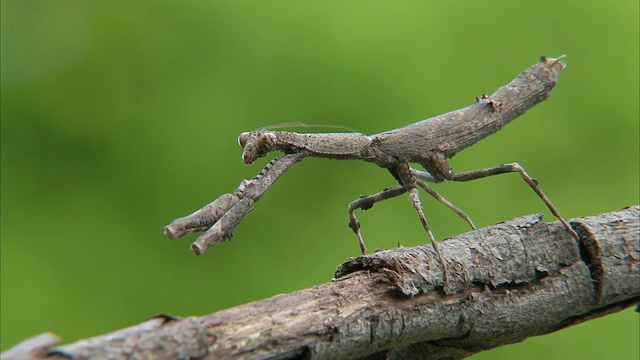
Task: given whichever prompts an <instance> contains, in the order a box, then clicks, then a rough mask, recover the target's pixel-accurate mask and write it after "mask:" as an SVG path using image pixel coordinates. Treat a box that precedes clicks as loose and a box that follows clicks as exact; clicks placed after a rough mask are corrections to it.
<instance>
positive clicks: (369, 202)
mask: <svg viewBox="0 0 640 360" xmlns="http://www.w3.org/2000/svg"><path fill="white" fill-rule="evenodd" d="M405 192H407V189H406V188H405V187H404V186H394V187H392V188H388V189H384V190H382V191H380V192H379V193H376V194H373V195H369V196H361V197H360V198H359V199H357V200H354V201H352V202H351V203H349V227H350V228H351V230H353V232H354V233H355V234H356V237H357V238H358V244H360V250H361V251H362V255H366V254H367V246H366V245H365V244H364V240H362V234H361V233H360V222H359V221H358V218H356V214H355V212H354V211H355V210H356V209H362V210H367V209H371V207H373V205H374V204H375V203H377V202H379V201H383V200H387V199H391V198H394V197H396V196H399V195H402V194H404V193H405Z"/></svg>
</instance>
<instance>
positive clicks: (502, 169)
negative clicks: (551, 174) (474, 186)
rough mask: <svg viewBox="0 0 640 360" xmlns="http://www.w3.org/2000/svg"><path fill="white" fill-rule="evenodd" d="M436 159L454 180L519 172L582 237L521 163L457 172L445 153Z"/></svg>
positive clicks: (468, 179) (563, 221)
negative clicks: (448, 161)
mask: <svg viewBox="0 0 640 360" xmlns="http://www.w3.org/2000/svg"><path fill="white" fill-rule="evenodd" d="M434 160H435V163H436V165H437V166H438V168H439V169H440V170H441V171H442V172H443V175H444V176H445V177H446V178H447V179H448V180H453V181H470V180H476V179H480V178H483V177H487V176H493V175H499V174H506V173H513V172H517V173H519V174H520V176H522V178H523V179H524V181H525V182H526V183H527V184H529V186H530V187H531V188H532V189H533V191H535V192H536V194H537V195H538V197H539V198H540V199H541V200H542V201H543V202H544V203H545V205H547V208H549V210H551V213H552V214H553V215H554V216H555V217H556V218H557V219H558V220H560V222H561V223H562V225H564V227H565V228H566V229H567V231H569V233H570V234H571V235H572V236H573V237H574V238H576V240H579V239H580V237H579V236H578V233H576V232H575V230H573V228H571V225H569V222H567V220H565V218H564V217H563V216H562V215H560V211H558V209H557V208H556V207H555V206H554V205H553V204H552V203H551V200H549V198H548V197H547V195H545V193H544V192H543V191H542V189H541V188H540V185H539V184H538V181H537V180H536V179H534V178H532V177H531V176H530V175H529V174H527V172H526V171H525V170H524V168H523V167H522V166H521V165H520V164H518V163H510V164H503V165H498V166H494V167H491V168H487V169H479V170H471V171H464V172H461V173H456V172H455V171H454V170H453V169H452V168H451V166H450V165H449V163H447V161H446V160H445V158H444V156H443V155H441V154H440V155H438V156H435V157H434Z"/></svg>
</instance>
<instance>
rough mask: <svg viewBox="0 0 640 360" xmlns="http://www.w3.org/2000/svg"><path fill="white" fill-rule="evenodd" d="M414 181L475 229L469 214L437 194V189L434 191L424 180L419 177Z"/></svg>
mask: <svg viewBox="0 0 640 360" xmlns="http://www.w3.org/2000/svg"><path fill="white" fill-rule="evenodd" d="M416 182H417V183H418V185H420V187H421V188H423V189H424V191H426V192H427V193H429V195H431V196H433V197H434V198H435V199H436V200H438V201H440V202H441V203H443V204H444V205H445V206H446V207H448V208H449V209H451V210H452V211H453V212H454V213H456V214H458V216H460V217H461V218H462V219H464V221H466V222H467V223H468V224H469V225H471V228H472V229H473V230H475V229H476V225H475V224H474V223H473V221H472V220H471V218H470V217H469V215H467V213H465V212H464V211H462V210H460V209H459V208H458V207H457V206H455V205H453V204H452V203H451V202H450V201H449V200H447V199H445V198H444V197H443V196H442V195H440V194H438V192H437V191H435V190H434V189H433V188H432V187H431V186H429V185H427V183H425V182H424V181H422V180H420V179H416Z"/></svg>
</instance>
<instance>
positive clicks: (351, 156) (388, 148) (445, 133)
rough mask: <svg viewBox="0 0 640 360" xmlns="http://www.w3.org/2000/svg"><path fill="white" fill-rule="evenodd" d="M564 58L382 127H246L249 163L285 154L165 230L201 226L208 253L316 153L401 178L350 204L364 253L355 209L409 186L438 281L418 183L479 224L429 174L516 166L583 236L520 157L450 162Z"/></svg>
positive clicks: (532, 100)
mask: <svg viewBox="0 0 640 360" xmlns="http://www.w3.org/2000/svg"><path fill="white" fill-rule="evenodd" d="M563 59H564V56H561V57H559V58H555V59H554V58H546V57H542V58H541V59H540V61H539V62H537V63H536V64H535V65H533V66H532V67H530V68H529V69H527V70H525V71H524V72H522V73H521V74H520V75H518V76H517V77H516V78H515V79H514V80H513V81H511V82H510V83H509V84H507V85H505V86H503V87H501V88H499V89H498V90H496V92H495V93H493V94H492V95H490V96H487V95H483V96H482V97H481V98H476V101H475V103H473V104H471V105H469V106H467V107H465V108H462V109H459V110H456V111H452V112H449V113H446V114H442V115H438V116H435V117H432V118H429V119H426V120H422V121H419V122H416V123H414V124H411V125H407V126H404V127H401V128H398V129H393V130H390V131H386V132H383V133H380V134H375V135H369V136H367V135H365V134H361V133H309V134H303V133H295V132H286V131H273V130H269V129H257V130H254V131H251V132H244V133H242V134H240V136H239V137H238V143H239V144H240V146H241V147H242V148H243V153H242V161H243V162H244V163H245V164H251V163H253V162H254V161H255V160H256V159H257V158H259V157H263V156H266V155H267V154H269V153H270V152H272V151H281V152H283V153H284V154H283V155H281V156H278V157H276V158H275V159H273V160H272V161H271V162H270V163H269V164H268V165H267V166H266V167H265V168H264V169H263V170H262V171H261V172H260V173H259V174H258V175H257V176H256V177H255V178H253V179H251V180H243V181H242V182H241V183H240V186H239V187H238V188H237V189H235V190H234V191H233V192H232V193H231V194H224V195H222V196H220V197H219V198H217V199H216V200H214V201H213V202H211V203H210V204H208V205H206V206H205V207H203V208H202V209H200V210H198V211H196V212H194V213H193V214H191V215H188V216H186V217H183V218H180V219H176V220H174V221H173V222H172V223H171V224H169V225H168V226H166V227H165V234H166V235H167V236H168V237H169V238H171V239H175V238H179V237H182V236H184V235H187V234H191V233H194V232H204V233H203V234H202V235H200V237H198V239H196V241H195V242H194V243H193V244H192V245H191V250H192V251H193V252H194V253H195V254H197V255H200V254H202V253H204V252H205V251H207V250H208V249H209V248H211V247H212V246H214V245H216V244H219V243H221V242H223V241H225V240H226V239H229V238H230V237H231V236H232V234H233V231H234V230H235V229H236V227H237V226H238V225H239V224H240V222H241V221H242V219H244V217H245V216H247V215H248V214H249V213H250V212H251V211H252V210H253V208H252V205H253V204H254V203H255V202H256V201H258V200H260V198H261V197H262V196H263V195H264V194H265V193H266V192H267V191H268V190H269V189H270V188H271V186H272V185H273V184H274V183H275V182H276V181H277V180H278V178H280V176H281V175H282V174H283V173H284V172H286V171H287V170H288V169H289V168H290V167H291V166H293V164H295V163H296V162H298V161H300V160H302V159H304V158H305V157H310V156H312V157H321V158H329V159H345V160H363V161H367V162H371V163H374V164H376V165H378V166H380V167H382V168H385V169H387V170H388V171H389V172H390V173H391V175H392V176H393V177H394V178H395V179H396V181H397V182H398V185H396V186H394V187H390V188H387V189H384V190H382V191H380V192H378V193H376V194H373V195H369V196H361V197H360V198H358V199H356V200H355V201H353V202H351V203H350V204H349V208H348V213H349V227H350V228H351V229H352V230H353V232H354V233H355V235H356V238H357V239H358V243H359V245H360V249H361V251H362V253H363V254H366V252H367V247H366V245H365V243H364V240H363V238H362V234H361V232H360V222H359V221H358V219H357V217H356V214H355V210H357V209H362V210H366V209H369V208H371V207H372V206H373V205H374V204H376V203H377V202H380V201H383V200H386V199H391V198H394V197H397V196H399V195H402V194H405V193H407V194H408V196H409V200H410V201H411V204H412V205H413V207H414V209H415V210H416V213H417V215H418V217H419V219H420V222H421V224H422V226H423V228H424V230H425V232H426V233H427V236H428V238H429V240H430V241H431V243H432V245H433V249H434V251H435V253H436V255H437V257H438V259H439V262H440V264H439V265H440V267H441V268H442V279H441V281H442V284H443V286H444V287H445V288H446V286H447V279H448V277H449V276H450V274H449V272H448V270H447V263H448V259H447V258H446V256H445V254H443V252H442V251H441V249H440V248H439V246H438V244H437V242H436V240H435V238H434V236H433V234H432V232H431V229H430V227H429V222H428V221H427V219H426V216H425V214H424V210H423V207H422V202H421V201H420V195H419V192H418V187H420V188H422V189H424V190H425V191H426V192H427V193H428V194H429V195H431V196H433V197H434V198H436V199H437V200H438V201H440V202H442V203H443V204H444V205H445V206H447V207H449V208H450V209H451V210H453V211H454V212H455V213H456V214H458V216H460V217H461V218H463V219H464V220H465V221H466V222H467V223H469V225H470V226H471V227H472V228H474V229H475V226H474V224H473V222H472V221H471V219H470V217H469V216H468V215H467V214H466V213H464V212H463V211H462V210H460V209H458V208H457V207H456V206H454V205H453V204H451V203H450V202H449V201H447V200H446V199H445V198H444V197H442V196H441V195H439V194H438V193H437V192H435V190H433V189H432V188H431V187H430V186H429V185H427V182H433V183H438V182H442V181H445V180H450V181H470V180H475V179H480V178H483V177H488V176H493V175H498V174H505V173H518V174H520V176H521V177H522V178H523V179H524V181H525V182H526V183H527V184H528V185H529V186H530V187H531V188H532V189H533V191H534V192H535V193H536V194H537V195H538V197H540V199H541V200H542V201H543V202H544V203H545V205H546V206H547V207H548V208H549V210H551V212H552V213H553V214H554V215H555V216H556V217H557V218H558V219H559V220H560V221H561V222H562V224H563V225H564V227H565V228H566V229H567V231H568V232H569V233H570V234H571V235H572V236H574V237H575V238H578V235H577V234H576V232H575V231H574V230H573V229H572V228H571V226H570V225H569V223H568V222H567V221H566V220H565V219H564V218H563V217H562V215H560V212H559V211H558V210H557V209H556V207H555V206H554V205H553V204H552V203H551V201H550V200H549V198H548V197H547V196H546V195H545V194H544V192H543V191H542V189H541V188H540V186H539V185H538V182H537V181H536V180H535V179H533V178H532V177H531V176H529V174H527V172H526V171H525V169H524V168H523V167H522V166H520V165H519V164H518V163H510V164H503V165H498V166H495V167H491V168H486V169H478V170H471V171H463V172H456V171H454V170H453V168H452V167H451V166H450V165H449V163H448V162H447V159H449V158H451V157H453V156H454V155H455V154H457V153H458V152H459V151H461V150H464V149H466V148H467V147H469V146H471V145H473V144H475V143H476V142H478V141H479V140H481V139H484V138H485V137H487V136H489V135H491V134H493V133H495V132H496V131H498V130H500V129H501V128H502V127H503V126H505V125H506V124H508V123H509V122H511V121H512V120H513V119H515V118H516V117H518V116H520V115H522V114H523V113H524V112H525V111H526V110H528V109H530V108H531V107H533V106H534V105H536V104H538V103H540V102H542V101H544V100H546V99H547V98H548V97H549V95H550V93H551V90H552V89H553V88H554V87H555V85H556V82H557V80H558V74H559V73H560V71H561V70H562V69H563V68H564V67H565V65H564V64H563V63H562V60H563ZM410 163H415V164H419V165H421V166H422V167H423V168H424V169H425V170H426V171H421V170H417V169H413V168H411V167H410V166H409V164H410ZM439 281H440V280H439Z"/></svg>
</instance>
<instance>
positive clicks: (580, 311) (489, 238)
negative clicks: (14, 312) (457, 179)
mask: <svg viewBox="0 0 640 360" xmlns="http://www.w3.org/2000/svg"><path fill="white" fill-rule="evenodd" d="M639 215H640V206H633V207H629V208H626V209H623V210H620V211H616V212H611V213H605V214H601V215H597V216H592V217H586V218H579V219H574V220H572V221H571V225H572V226H573V227H574V228H575V230H576V231H577V232H578V233H579V234H580V242H579V243H578V242H576V240H575V239H573V238H572V237H571V236H570V235H569V233H568V232H567V231H566V229H565V228H564V227H562V225H561V224H560V223H559V222H554V223H546V222H543V221H542V216H541V215H529V216H524V217H521V218H517V219H515V220H511V221H507V222H504V223H499V224H497V225H495V226H491V227H487V228H484V229H480V230H476V231H472V232H469V233H466V234H462V235H459V236H456V237H453V238H450V239H448V240H446V241H444V242H442V243H441V246H440V248H441V251H442V254H443V256H444V257H445V259H446V261H447V265H448V268H449V271H450V272H451V273H455V274H456V276H450V279H449V281H450V283H449V286H450V289H449V290H450V291H455V293H453V294H449V295H447V294H445V293H444V292H443V291H442V286H443V283H442V281H443V279H442V272H441V270H440V269H439V267H438V266H439V262H438V261H437V259H436V257H435V254H434V253H433V250H432V248H431V246H418V247H415V248H398V249H393V250H387V251H381V252H377V253H374V254H371V255H367V256H361V257H357V258H351V259H348V260H347V261H345V262H344V263H343V264H342V265H340V266H339V267H338V270H337V272H336V274H335V279H334V280H333V281H331V282H329V283H325V284H321V285H317V286H314V287H311V288H309V289H305V290H301V291H296V292H293V293H290V294H284V295H277V296H274V297H272V298H269V299H265V300H261V301H257V302H253V303H249V304H245V305H241V306H237V307H234V308H230V309H227V310H223V311H219V312H216V313H213V314H209V315H205V316H201V317H189V318H186V319H181V320H179V319H175V318H170V317H167V316H158V317H155V318H152V319H150V320H148V321H146V322H144V323H141V324H138V325H135V326H133V327H130V328H127V329H123V330H119V331H116V332H113V333H111V334H107V335H103V336H99V337H95V338H89V339H86V340H81V341H78V342H76V343H73V344H69V345H65V346H62V347H58V348H52V347H53V346H55V345H56V344H57V343H58V341H59V339H57V337H55V336H54V335H52V334H49V333H47V334H43V335H40V336H38V337H35V338H32V339H29V340H26V341H25V342H23V343H21V344H19V345H17V346H16V347H14V348H12V349H10V350H8V351H6V352H5V353H3V354H2V359H7V360H9V359H89V358H110V359H125V358H153V359H177V358H181V359H184V358H190V359H221V358H231V357H234V358H248V359H262V358H278V359H308V358H313V359H335V358H340V359H349V358H353V359H355V358H362V359H439V358H450V359H457V358H463V357H466V356H469V355H471V354H473V353H476V352H479V351H483V350H487V349H491V348H495V347H498V346H502V345H505V344H510V343H514V342H519V341H522V340H524V339H525V338H527V337H530V336H535V335H542V334H547V333H550V332H553V331H557V330H560V329H563V328H565V327H568V326H572V325H575V324H578V323H581V322H584V321H588V320H591V319H593V318H596V317H600V316H604V315H607V314H609V313H613V312H617V311H620V310H622V309H624V308H626V307H629V306H631V305H633V304H635V303H637V302H638V301H639V300H640V286H639V284H640V262H639V259H640V248H639V244H640V241H639V240H640V239H639V237H640V235H639V231H640V223H639ZM541 310H544V311H541Z"/></svg>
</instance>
